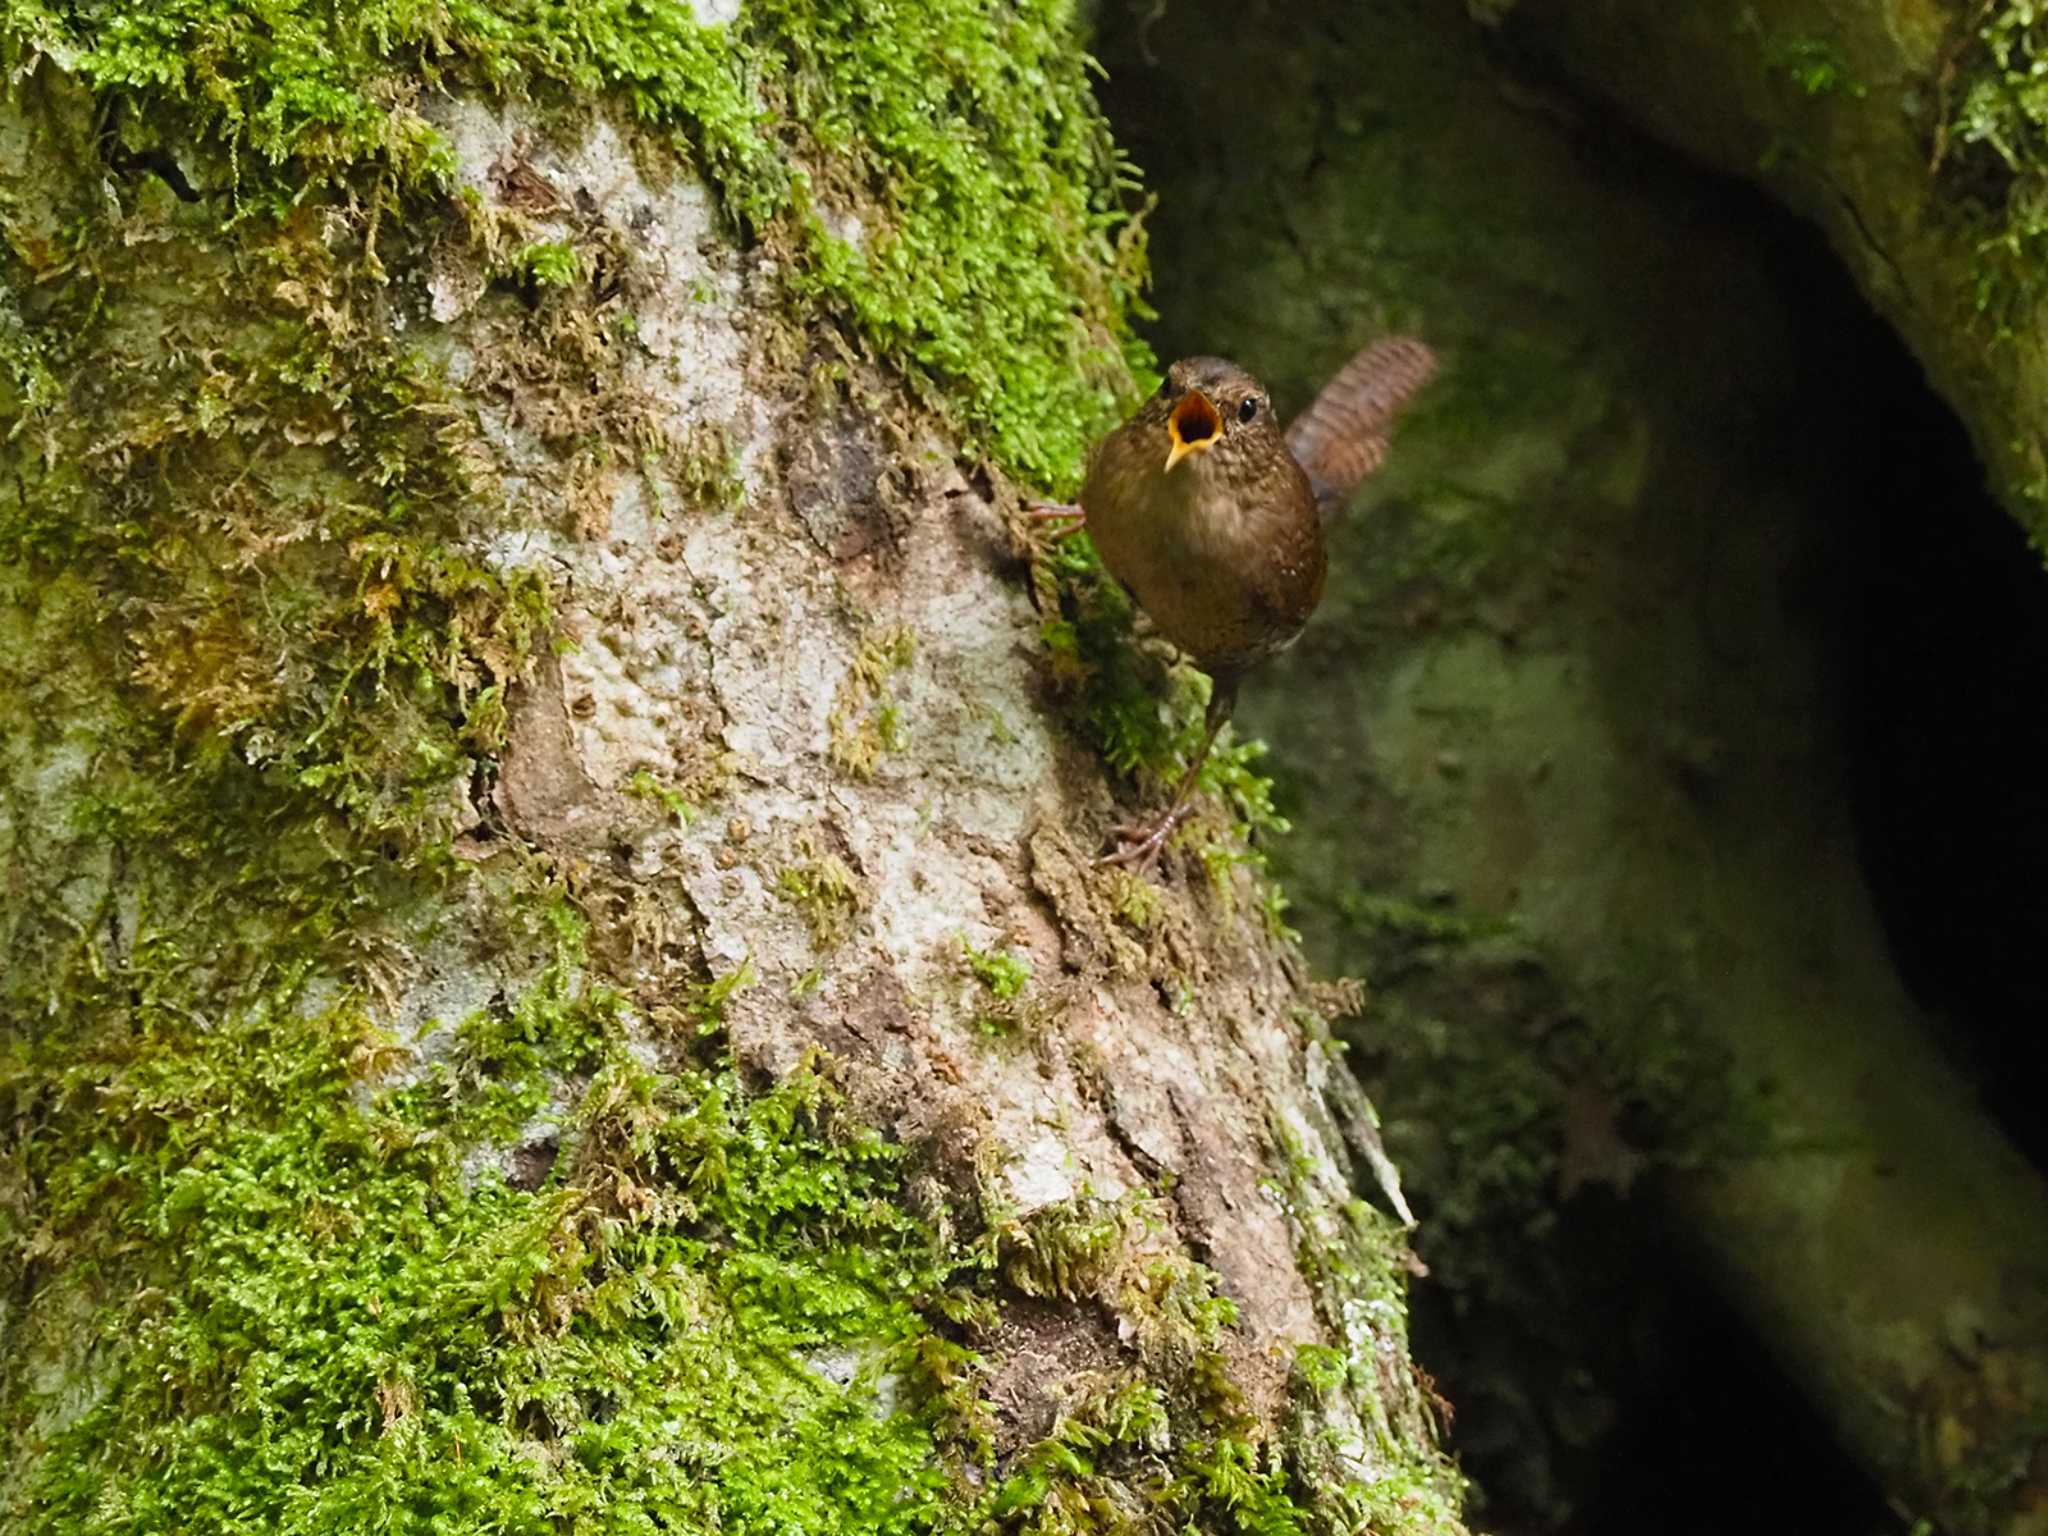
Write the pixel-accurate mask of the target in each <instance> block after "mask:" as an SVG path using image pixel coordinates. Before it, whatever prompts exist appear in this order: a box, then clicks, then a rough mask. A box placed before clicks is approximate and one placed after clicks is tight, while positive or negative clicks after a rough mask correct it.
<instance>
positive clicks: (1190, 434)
mask: <svg viewBox="0 0 2048 1536" xmlns="http://www.w3.org/2000/svg"><path fill="white" fill-rule="evenodd" d="M1166 435H1167V436H1168V437H1170V438H1172V439H1173V447H1172V448H1171V449H1169V450H1168V451H1167V455H1166V467H1167V468H1168V469H1169V470H1170V469H1172V468H1173V466H1174V465H1176V464H1178V463H1179V462H1180V461H1181V460H1182V459H1184V458H1186V457H1187V456H1188V455H1189V454H1191V453H1203V452H1206V451H1207V450H1208V449H1210V448H1212V447H1214V446H1215V444H1216V439H1218V438H1219V437H1221V436H1222V435H1223V418H1222V417H1221V416H1219V415H1218V414H1217V413H1216V407H1215V406H1213V405H1211V404H1210V403H1209V397H1208V396H1207V395H1205V394H1203V393H1202V392H1201V391H1200V390H1199V389H1191V390H1189V391H1188V392H1187V393H1186V394H1185V395H1182V396H1181V398H1180V403H1179V404H1178V405H1176V406H1175V407H1174V408H1173V414H1172V415H1171V416H1169V417H1167V418H1166Z"/></svg>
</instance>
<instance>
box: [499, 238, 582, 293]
mask: <svg viewBox="0 0 2048 1536" xmlns="http://www.w3.org/2000/svg"><path fill="white" fill-rule="evenodd" d="M512 270H513V271H515V272H516V273H518V274H519V275H520V276H522V277H524V278H527V279H528V280H530V281H532V282H536V283H541V284H544V285H546V286H547V287H550V288H567V287H568V286H569V285H570V284H571V283H573V282H575V281H576V279H577V278H578V277H580V276H582V273H583V260H582V258H581V257H580V256H578V255H577V254H576V248H575V247H574V246H573V245H569V244H566V243H565V242H563V241H559V240H544V241H539V242H536V243H535V244H533V245H528V246H522V247H521V248H520V249H519V250H517V251H515V252H514V253H513V256H512Z"/></svg>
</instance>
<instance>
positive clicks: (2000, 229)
mask: <svg viewBox="0 0 2048 1536" xmlns="http://www.w3.org/2000/svg"><path fill="white" fill-rule="evenodd" d="M2044 60H2048V11H2043V10H2042V9H2041V8H2040V7H2039V6H2037V5H2035V4H2034V3H2032V0H1993V3H1990V4H1987V5H1985V6H1984V7H1982V8H1981V10H1980V11H1979V13H1978V15H1977V17H1976V20H1975V23H1974V27H1973V30H1972V32H1971V33H1969V34H1967V38H1966V42H1965V44H1964V45H1963V46H1962V47H1961V48H1960V49H1959V50H1958V51H1957V54H1956V56H1955V57H1954V59H1953V61H1952V66H1951V67H1952V69H1953V82H1954V83H1953V84H1949V85H1947V86H1946V87H1945V89H1944V93H1943V99H1944V103H1945V104H1946V105H1948V106H1949V108H1950V112H1949V115H1948V117H1947V118H1946V120H1944V121H1943V122H1941V123H1940V124H1939V125H1938V128H1937V137H1936V140H1935V147H1934V165H1935V169H1936V170H1937V171H1938V172H1940V173H1941V176H1942V184H1943V185H1944V187H1945V188H1946V190H1947V191H1948V193H1949V202H1950V205H1951V206H1952V207H1953V208H1954V209H1955V210H1956V211H1957V212H1958V213H1959V215H1960V216H1961V217H1962V218H1964V219H1965V220H1966V221H1967V222H1968V224H1969V225H1970V226H1971V227H1972V228H1974V229H1975V230H1976V231H1977V234H1978V242H1979V251H1980V258H1981V259H1980V262H1979V265H1978V275H1977V284H1976V294H1975V299H1976V304H1977V308H1978V310H1979V312H1980V313H1982V314H1983V315H1985V316H1986V318H1987V319H1988V320H1990V322H1991V323H1992V325H1993V326H1994V328H1995V332H1996V334H1997V335H1999V336H2000V337H2010V336H2011V335H2012V334H2013V333H2014V330H2015V328H2016V327H2020V326H2024V325H2026V324H2028V323H2030V322H2031V317H2032V315H2033V311H2034V307H2035V304H2036V302H2037V301H2038V299H2039V297H2040V295H2041V292H2042V282H2041V273H2042V271H2043V268H2044V264H2048V88H2044V84H2043V81H2044V76H2043V73H2042V67H2041V66H2042V63H2043V61H2044ZM2028 494H2029V495H2032V496H2034V497H2035V499H2037V500H2038V499H2040V498H2041V495H2042V494H2043V493H2042V490H2041V488H2040V487H2030V488H2028Z"/></svg>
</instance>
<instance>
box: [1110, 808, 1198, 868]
mask: <svg viewBox="0 0 2048 1536" xmlns="http://www.w3.org/2000/svg"><path fill="white" fill-rule="evenodd" d="M1188 809H1189V808H1188V807H1187V806H1185V805H1177V806H1175V807H1174V808H1173V809H1172V810H1170V811H1168V812H1167V813H1166V814H1165V815H1164V816H1161V817H1159V818H1158V819H1157V820H1155V821H1153V822H1152V823H1151V824H1150V825H1147V824H1146V823H1144V822H1135V823H1127V824H1125V825H1124V826H1121V827H1118V828H1117V829H1116V831H1115V833H1114V834H1113V835H1114V836H1115V838H1116V840H1117V841H1118V842H1119V843H1121V844H1122V845H1123V846H1122V847H1120V848H1118V849H1117V850H1116V851H1115V852H1114V853H1105V854H1103V855H1102V856H1101V857H1100V858H1098V859H1097V860H1096V861H1095V867H1096V868H1097V869H1101V868H1104V867H1105V866H1107V865H1111V864H1117V865H1122V866H1123V867H1124V868H1126V869H1128V870H1130V871H1131V872H1132V873H1133V874H1138V875H1143V874H1146V873H1148V872H1149V871H1150V870H1151V868H1152V866H1153V865H1155V864H1157V863H1158V862H1159V855H1160V853H1161V852H1162V851H1163V850H1164V849H1165V847H1166V840H1167V839H1168V838H1169V837H1172V836H1173V834H1174V832H1175V831H1176V830H1178V828H1179V827H1180V824H1181V823H1182V822H1183V821H1186V820H1187V818H1188Z"/></svg>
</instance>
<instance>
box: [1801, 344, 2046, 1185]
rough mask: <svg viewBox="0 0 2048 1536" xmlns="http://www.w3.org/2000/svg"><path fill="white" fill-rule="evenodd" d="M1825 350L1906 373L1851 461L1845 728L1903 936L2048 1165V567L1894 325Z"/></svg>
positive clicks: (1903, 953) (1951, 1033)
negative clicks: (1985, 480)
mask: <svg viewBox="0 0 2048 1536" xmlns="http://www.w3.org/2000/svg"><path fill="white" fill-rule="evenodd" d="M1871 329H1873V330H1874V331H1875V332H1876V334H1865V335H1860V336H1854V337H1849V338H1845V340H1844V342H1843V345H1842V349H1841V352H1840V354H1839V356H1838V357H1835V358H1827V359H1816V364H1817V367H1816V373H1817V374H1818V375H1819V377H1817V379H1816V384H1817V385H1818V384H1819V383H1820V381H1821V379H1824V378H1825V376H1826V372H1827V370H1828V369H1829V368H1831V367H1833V366H1840V367H1843V368H1851V369H1861V370H1865V371H1868V372H1870V373H1872V374H1877V375H1880V376H1883V377H1888V378H1891V379H1893V380H1894V386H1893V387H1887V388H1884V389H1882V390H1880V391H1877V392H1875V398H1876V402H1877V407H1878V409H1877V413H1876V415H1875V416H1874V418H1873V419H1871V420H1870V421H1868V422H1866V423H1863V424H1861V425H1862V435H1863V436H1864V438H1865V440H1866V441H1867V442H1869V443H1871V444H1874V445H1881V446H1882V450H1883V451H1882V452H1880V453H1877V454H1871V455H1866V456H1864V457H1863V459H1862V462H1860V463H1858V462H1856V461H1855V460H1851V461H1849V462H1847V463H1845V465H1844V473H1845V475H1848V476H1852V477H1856V483H1858V484H1860V486H1861V487H1862V489H1863V492H1864V494H1863V496H1862V497H1861V498H1860V499H1861V506H1860V507H1859V508H1858V509H1857V512H1858V517H1859V521H1860V522H1861V523H1862V524H1863V531H1864V535H1865V536H1864V538H1863V539H1862V540H1860V541H1859V549H1860V552H1861V555H1862V558H1863V564H1862V566H1861V568H1860V569H1859V570H1858V571H1857V572H1855V573H1854V575H1855V582H1856V584H1855V599H1856V601H1855V606H1854V608H1853V610H1852V612H1851V622H1850V629H1849V632H1848V635H1847V642H1848V643H1847V663H1848V666H1847V683H1848V686H1847V688H1846V690H1845V699H1846V702H1847V709H1846V712H1845V713H1846V718H1845V727H1846V730H1845V735H1846V740H1847V750H1848V752H1849V755H1850V764H1851V771H1850V777H1849V783H1850V788H1851V793H1852V807H1853V810H1854V813H1855V818H1856V831H1857V841H1858V846H1859V848H1860V850H1861V852H1862V856H1863V862H1864V868H1865V869H1866V871H1867V872H1868V875H1869V879H1870V885H1871V890H1872V893H1873V894H1874V895H1875V897H1876V899H1877V904H1878V910H1879V913H1880V916H1881V917H1882V919H1883V922H1884V930H1885V936H1886V938H1887V940H1888V941H1889V943H1890V945H1891V949H1892V954H1893V956H1894V958H1895V959H1896V960H1897V962H1898V966H1899V972H1900V975H1901V976H1902V977H1903V978H1904V980H1905V982H1906V984H1907V986H1908V987H1909V988H1910V989H1911V991H1912V993H1913V995H1914V997H1915V999H1916V1000H1917V1001H1918V1002H1919V1003H1920V1004H1921V1005H1922V1006H1923V1007H1925V1008H1926V1009H1927V1010H1928V1011H1929V1012H1930V1013H1932V1014H1933V1015H1934V1016H1935V1017H1936V1018H1937V1020H1938V1021H1939V1022H1940V1024H1941V1026H1942V1030H1941V1032H1942V1037H1943V1039H1944V1040H1945V1041H1946V1042H1948V1043H1949V1044H1950V1045H1951V1046H1952V1047H1953V1049H1954V1050H1955V1052H1956V1054H1957V1056H1958V1058H1959V1060H1960V1062H1961V1065H1962V1066H1963V1069H1964V1070H1965V1072H1966V1073H1967V1074H1968V1075H1969V1076H1970V1077H1971V1078H1972V1080H1973V1081H1975V1082H1976V1083H1977V1084H1978V1087H1979V1091H1980V1092H1981V1093H1982V1094H1983V1097H1984V1103H1985V1106H1986V1107H1987V1108H1988V1109H1989V1110H1990V1111H1991V1113H1992V1114H1993V1116H1995V1117H1996V1118H1997V1119H1998V1121H1999V1122H2000V1123H2001V1125H2002V1126H2003V1127H2004V1129H2005V1132H2006V1134H2007V1135H2008V1136H2010V1137H2011V1138H2012V1139H2013V1141H2014V1142H2015V1143H2016V1144H2017V1145H2018V1146H2019V1147H2020V1148H2021V1149H2022V1150H2023V1151H2024V1152H2025V1153H2026V1155H2027V1157H2028V1158H2029V1160H2030V1161H2032V1162H2033V1163H2034V1164H2035V1166H2037V1167H2044V1166H2048V1115H2044V1114H2043V1113H2042V1110H2041V1106H2042V1103H2043V1101H2044V1099H2043V1096H2044V1093H2048V1072H2044V1070H2043V1066H2044V1061H2043V1050H2042V1043H2041V1041H2042V1033H2043V1031H2044V1029H2048V569H2044V568H2043V565H2042V559H2041V554H2040V551H2038V550H2035V549H2033V548H2031V547H2030V546H2029V545H2028V543H2027V541H2026V538H2025V537H2024V535H2022V533H2021V532H2020V530H2019V527H2018V525H2017V524H2015V523H2014V522H2013V520H2012V519H2011V518H2009V517H2007V516H2006V515H2005V513H2004V512H2003V511H2002V510H2001V509H2000V508H1999V507H1998V506H1997V505H1996V504H1995V503H1993V502H1992V501H1991V499H1990V498H1989V497H1988V496H1987V495H1985V494H1984V493H1983V492H1982V490H1981V489H1980V474H1979V471H1978V469H1977V466H1976V463H1975V461H1974V459H1973V458H1972V456H1971V453H1970V446H1969V442H1968V440H1967V438H1966V437H1965V435H1964V433H1963V430H1962V428H1961V427H1960V426H1959V425H1958V424H1957V423H1956V422H1955V421H1954V419H1953V418H1951V417H1949V416H1948V415H1947V413H1946V412H1944V411H1941V410H1940V409H1939V408H1938V407H1935V408H1932V409H1930V407H1929V403H1928V402H1927V400H1926V398H1925V395H1924V390H1923V391H1922V392H1921V393H1920V394H1919V396H1918V398H1916V396H1915V393H1914V391H1913V389H1912V388H1911V387H1910V385H1911V383H1912V381H1911V380H1908V379H1906V378H1902V377H1900V375H1902V374H1904V373H1905V372H1906V371H1907V370H1908V369H1910V367H1911V365H1910V363H1908V362H1906V361H1905V360H1904V359H1902V358H1900V357H1899V356H1898V348H1897V344H1896V343H1895V342H1894V341H1892V339H1891V337H1890V335H1889V334H1888V333H1886V332H1884V331H1883V329H1882V328H1881V327H1875V326H1874V325H1873V326H1872V328H1871Z"/></svg>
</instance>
